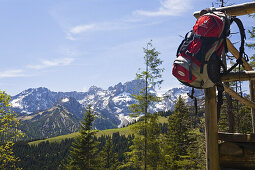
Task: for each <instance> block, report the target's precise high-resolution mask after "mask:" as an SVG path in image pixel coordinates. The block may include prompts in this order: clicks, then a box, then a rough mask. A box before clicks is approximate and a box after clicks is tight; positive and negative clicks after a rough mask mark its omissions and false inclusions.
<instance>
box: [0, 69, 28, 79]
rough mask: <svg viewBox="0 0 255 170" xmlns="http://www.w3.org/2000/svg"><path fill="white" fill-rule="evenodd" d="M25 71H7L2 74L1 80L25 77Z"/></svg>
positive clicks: (0, 73)
mask: <svg viewBox="0 0 255 170" xmlns="http://www.w3.org/2000/svg"><path fill="white" fill-rule="evenodd" d="M24 76H25V75H24V74H23V70H21V69H14V70H6V71H3V72H0V78H9V77H24Z"/></svg>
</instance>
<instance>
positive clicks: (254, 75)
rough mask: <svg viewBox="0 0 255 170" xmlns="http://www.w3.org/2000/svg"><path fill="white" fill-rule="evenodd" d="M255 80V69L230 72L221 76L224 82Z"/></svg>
mask: <svg viewBox="0 0 255 170" xmlns="http://www.w3.org/2000/svg"><path fill="white" fill-rule="evenodd" d="M248 80H255V71H249V72H240V73H229V74H226V75H223V76H222V77H221V81H223V82H232V81H248Z"/></svg>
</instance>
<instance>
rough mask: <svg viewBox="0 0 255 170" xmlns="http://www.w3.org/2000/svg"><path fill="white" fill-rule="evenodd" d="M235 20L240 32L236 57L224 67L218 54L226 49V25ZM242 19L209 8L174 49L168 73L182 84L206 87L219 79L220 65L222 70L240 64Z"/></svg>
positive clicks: (227, 33) (242, 44)
mask: <svg viewBox="0 0 255 170" xmlns="http://www.w3.org/2000/svg"><path fill="white" fill-rule="evenodd" d="M233 21H235V22H236V23H237V25H238V27H239V29H240V33H241V39H242V41H241V48H242V49H241V48H240V57H239V60H238V61H237V63H236V64H235V65H234V66H233V67H231V69H229V70H226V68H225V67H224V65H223V63H222V60H221V55H222V52H223V49H225V50H224V51H226V50H227V47H226V43H225V39H226V37H227V36H228V35H229V34H230V30H229V29H230V24H231V23H232V22H233ZM244 38H245V34H244V29H243V25H242V22H241V21H240V20H239V19H237V18H235V17H232V18H230V17H229V16H227V15H226V14H225V13H223V12H218V11H210V12H207V13H205V14H204V15H202V16H201V17H199V18H198V19H197V22H196V24H195V25H194V27H193V30H192V31H190V32H188V33H187V34H186V36H185V38H184V40H183V41H182V43H181V44H180V46H179V48H178V50H177V58H176V59H175V61H174V64H173V70H172V74H173V75H174V76H175V77H176V78H177V79H178V80H179V81H180V82H182V83H183V84H185V85H188V86H191V87H194V88H209V87H213V86H214V85H215V84H216V83H220V82H221V79H220V77H221V67H222V68H223V70H224V73H227V72H230V71H231V70H232V69H233V68H234V67H235V66H236V65H238V64H240V62H241V57H242V55H243V51H244V50H243V48H244Z"/></svg>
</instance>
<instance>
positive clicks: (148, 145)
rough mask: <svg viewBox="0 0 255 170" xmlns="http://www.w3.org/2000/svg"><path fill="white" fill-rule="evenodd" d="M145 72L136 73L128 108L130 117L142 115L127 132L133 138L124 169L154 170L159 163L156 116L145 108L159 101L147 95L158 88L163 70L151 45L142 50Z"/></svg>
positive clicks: (157, 53)
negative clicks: (136, 83) (135, 90)
mask: <svg viewBox="0 0 255 170" xmlns="http://www.w3.org/2000/svg"><path fill="white" fill-rule="evenodd" d="M144 53H145V56H144V61H145V70H144V71H141V70H140V71H141V72H140V73H137V74H136V76H137V79H138V80H141V81H140V82H141V83H140V91H139V94H138V95H134V98H135V99H136V100H137V103H135V104H132V105H131V106H130V110H131V111H132V114H131V115H132V116H143V118H141V119H140V121H139V122H138V123H136V124H135V125H134V126H133V128H132V129H131V130H132V131H133V132H134V133H135V134H136V135H135V138H134V140H133V143H134V144H133V145H132V146H131V147H130V149H131V151H130V152H129V153H127V157H128V158H129V161H128V162H127V164H126V165H125V166H126V168H127V167H128V168H135V169H137V168H140V167H142V168H144V169H147V168H152V169H157V168H158V166H159V161H160V148H159V140H158V137H159V134H160V133H159V132H160V127H159V122H158V116H157V114H155V115H153V114H152V113H149V108H150V107H152V105H153V104H155V103H156V102H159V101H160V98H158V97H157V96H155V94H153V93H151V92H150V90H153V89H155V88H156V87H160V84H161V83H162V81H163V80H161V77H162V75H161V73H162V72H163V70H164V69H162V68H160V67H159V66H160V65H161V64H162V61H161V60H160V59H159V58H158V55H159V54H160V53H159V52H158V51H156V49H155V48H153V47H152V44H151V42H149V43H148V44H147V48H144Z"/></svg>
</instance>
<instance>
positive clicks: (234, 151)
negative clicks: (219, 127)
mask: <svg viewBox="0 0 255 170" xmlns="http://www.w3.org/2000/svg"><path fill="white" fill-rule="evenodd" d="M220 135H221V134H220V133H219V140H221V139H220V138H221V137H220ZM219 154H220V155H231V156H242V155H243V149H242V148H241V147H240V146H238V145H237V144H236V143H233V142H223V143H221V144H219Z"/></svg>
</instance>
